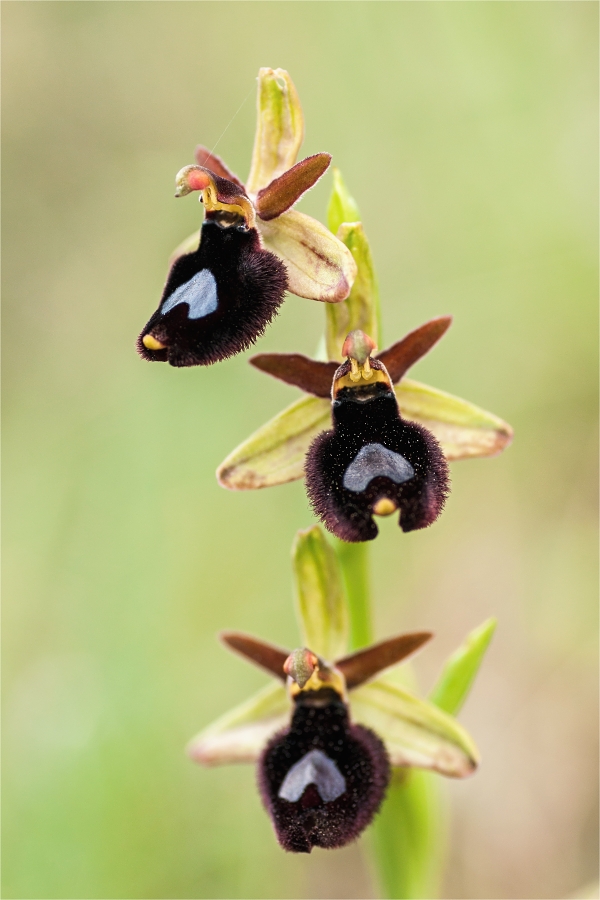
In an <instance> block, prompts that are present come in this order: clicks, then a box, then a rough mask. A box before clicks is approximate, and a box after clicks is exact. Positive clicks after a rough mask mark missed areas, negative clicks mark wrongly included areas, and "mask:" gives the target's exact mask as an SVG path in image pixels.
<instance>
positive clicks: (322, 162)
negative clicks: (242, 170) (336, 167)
mask: <svg viewBox="0 0 600 900" xmlns="http://www.w3.org/2000/svg"><path fill="white" fill-rule="evenodd" d="M330 162H331V156H330V155H329V153H315V155H314V156H308V157H307V158H306V159H303V160H302V161H301V162H299V163H296V165H295V166H292V168H291V169H288V170H287V172H284V173H283V175H280V176H279V178H275V179H274V180H273V181H272V182H271V183H270V184H268V185H267V187H265V188H263V189H262V190H260V191H259V192H258V194H257V196H256V211H257V212H258V215H259V216H260V217H261V219H264V220H265V222H268V221H269V219H275V218H276V217H277V216H280V215H281V213H284V212H285V211H286V209H289V208H290V206H293V205H294V203H295V202H296V201H297V200H299V199H300V197H301V196H302V194H304V193H305V191H308V190H309V188H311V187H312V186H313V185H314V184H316V182H317V181H318V180H319V178H320V177H321V175H323V174H324V173H325V172H326V171H327V168H328V167H329V163H330Z"/></svg>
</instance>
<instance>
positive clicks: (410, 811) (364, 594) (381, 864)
mask: <svg viewBox="0 0 600 900" xmlns="http://www.w3.org/2000/svg"><path fill="white" fill-rule="evenodd" d="M335 549H336V553H337V556H338V559H339V561H340V565H341V568H342V573H343V577H344V583H345V587H346V594H347V597H348V606H349V609H350V635H351V644H352V649H353V650H355V649H358V648H359V647H364V646H366V645H367V644H370V643H372V641H373V621H372V611H371V585H370V577H369V575H370V567H369V545H368V544H366V543H362V544H348V543H346V542H344V541H336V546H335ZM445 818H446V816H445V810H444V804H443V797H442V794H441V791H440V785H439V784H438V783H437V780H436V779H435V776H432V775H431V773H429V772H422V771H419V770H415V769H409V770H403V769H394V770H393V775H392V780H391V783H390V786H389V788H388V792H387V796H386V798H385V800H384V803H383V806H382V808H381V811H380V812H379V814H378V816H377V818H376V820H375V823H374V825H373V827H372V829H371V841H370V848H371V850H372V858H373V862H374V865H375V869H376V876H377V880H378V882H379V885H380V890H381V896H382V897H385V898H388V900H419V898H433V897H436V896H438V891H439V880H440V873H441V863H442V857H443V848H444V843H445V841H444V832H445V827H444V826H445Z"/></svg>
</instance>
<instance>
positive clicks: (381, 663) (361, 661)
mask: <svg viewBox="0 0 600 900" xmlns="http://www.w3.org/2000/svg"><path fill="white" fill-rule="evenodd" d="M432 637H433V635H432V634H430V633H429V632H428V631H417V632H415V633H414V634H399V635H398V636H397V637H393V638H389V640H387V641H381V643H379V644H373V646H372V647H367V648H366V649H365V650H358V651H357V652H356V653H352V654H351V655H350V656H345V657H344V658H343V659H340V660H337V661H336V664H335V665H336V668H337V669H339V670H340V671H341V673H342V674H343V676H344V678H345V679H346V685H347V687H348V690H350V688H355V687H358V686H359V685H360V684H364V682H365V681H368V680H369V678H373V676H374V675H377V674H378V673H379V672H382V671H383V670H384V669H389V667H390V666H395V665H396V664H397V663H399V662H400V661H401V660H403V659H405V658H406V657H407V656H410V654H411V653H414V652H415V650H418V649H419V647H421V646H422V645H423V644H425V643H426V642H427V641H428V640H430V639H431V638H432Z"/></svg>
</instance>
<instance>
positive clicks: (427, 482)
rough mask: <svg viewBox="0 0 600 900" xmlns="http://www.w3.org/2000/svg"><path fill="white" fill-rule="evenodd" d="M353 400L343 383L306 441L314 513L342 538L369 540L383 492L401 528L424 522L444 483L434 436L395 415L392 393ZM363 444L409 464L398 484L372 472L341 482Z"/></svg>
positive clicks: (439, 503)
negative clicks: (326, 424) (323, 421)
mask: <svg viewBox="0 0 600 900" xmlns="http://www.w3.org/2000/svg"><path fill="white" fill-rule="evenodd" d="M382 387H384V390H382V391H380V392H379V393H376V395H375V396H373V397H371V398H370V399H369V400H368V401H366V402H365V401H363V402H361V403H356V402H354V401H353V399H352V398H351V397H350V396H348V395H347V394H346V392H347V391H348V393H349V394H351V393H352V390H351V389H346V388H345V389H343V391H340V392H339V394H338V399H337V400H336V401H335V402H334V403H333V406H332V416H333V429H332V430H331V431H326V432H323V433H322V434H320V435H319V436H318V437H317V438H315V440H314V441H313V443H312V444H311V446H310V448H309V451H308V454H307V457H306V463H305V474H306V488H307V493H308V497H309V500H310V502H311V505H312V507H313V509H314V511H315V514H316V515H317V516H318V517H319V518H320V519H321V520H322V522H323V524H324V525H325V527H326V528H327V529H328V530H329V531H331V532H332V533H333V534H335V535H337V537H339V538H341V539H342V540H344V541H349V542H358V541H369V540H373V539H374V538H375V537H376V536H377V534H378V528H377V525H376V524H375V522H374V520H373V507H374V506H375V504H376V503H377V502H378V500H380V499H382V498H389V500H391V501H392V502H393V503H394V504H395V505H396V506H397V508H398V509H399V510H400V522H399V524H400V527H401V528H402V530H403V531H413V530H416V529H419V528H425V527H427V526H428V525H430V524H431V523H432V522H434V521H435V519H436V518H437V517H438V516H439V514H440V513H441V511H442V508H443V505H444V502H445V499H446V496H447V494H448V487H449V475H448V465H447V462H446V459H445V457H444V454H443V452H442V449H441V447H440V445H439V444H438V442H437V440H436V439H435V438H434V436H433V435H432V434H431V433H430V432H429V431H428V430H427V429H426V428H424V427H423V426H421V425H417V424H416V423H414V422H407V421H405V420H404V419H402V417H401V416H400V413H399V410H398V404H397V402H396V398H395V395H394V394H393V393H391V392H390V391H389V390H386V389H385V386H382ZM367 444H381V445H382V446H383V447H385V448H387V449H389V450H391V451H393V452H394V453H397V454H399V455H401V456H402V457H403V458H404V459H405V460H407V461H408V463H410V465H411V466H412V467H413V469H414V477H412V478H410V480H407V481H405V482H404V483H402V484H396V483H394V481H392V480H390V479H389V478H385V477H374V478H373V480H372V481H371V482H370V483H369V485H368V486H367V488H366V489H365V490H364V491H360V492H355V491H350V490H347V489H346V488H345V487H344V475H345V473H346V470H347V469H348V467H349V466H350V464H351V463H352V462H353V460H355V458H356V456H357V455H358V453H359V451H360V450H361V449H362V448H363V447H364V446H366V445H367Z"/></svg>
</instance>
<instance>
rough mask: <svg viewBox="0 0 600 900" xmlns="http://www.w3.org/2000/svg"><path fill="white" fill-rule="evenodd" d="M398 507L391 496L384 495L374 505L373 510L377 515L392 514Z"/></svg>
mask: <svg viewBox="0 0 600 900" xmlns="http://www.w3.org/2000/svg"><path fill="white" fill-rule="evenodd" d="M397 509H398V507H397V506H396V504H395V503H394V501H393V500H390V498H389V497H382V498H381V500H378V501H377V503H376V504H375V506H374V507H373V512H374V513H375V515H376V516H391V515H392V513H394V512H396V510H397Z"/></svg>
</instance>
